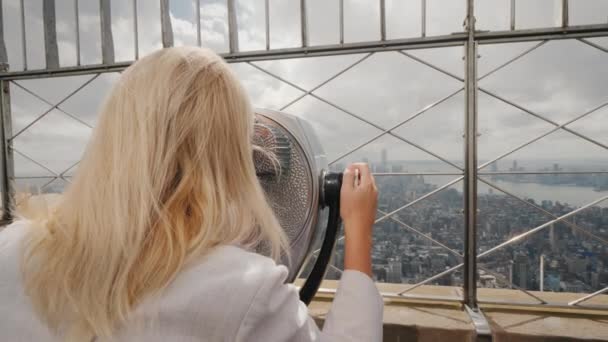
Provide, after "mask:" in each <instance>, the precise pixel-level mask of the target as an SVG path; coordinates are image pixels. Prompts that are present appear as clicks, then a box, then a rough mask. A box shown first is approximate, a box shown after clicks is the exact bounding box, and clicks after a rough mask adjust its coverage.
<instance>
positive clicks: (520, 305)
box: [477, 299, 608, 315]
mask: <svg viewBox="0 0 608 342" xmlns="http://www.w3.org/2000/svg"><path fill="white" fill-rule="evenodd" d="M477 303H479V304H480V305H482V306H486V307H488V306H501V307H517V308H524V309H531V310H535V311H536V310H538V311H555V310H556V309H563V310H565V311H576V313H577V315H580V314H581V313H580V311H581V310H585V311H587V310H588V311H600V312H604V313H605V312H606V310H608V305H585V306H572V305H566V304H552V303H548V304H538V303H526V302H514V301H508V300H481V299H480V300H478V301H477Z"/></svg>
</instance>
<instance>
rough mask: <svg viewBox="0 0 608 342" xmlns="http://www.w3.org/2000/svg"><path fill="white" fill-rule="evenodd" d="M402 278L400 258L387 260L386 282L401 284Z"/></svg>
mask: <svg viewBox="0 0 608 342" xmlns="http://www.w3.org/2000/svg"><path fill="white" fill-rule="evenodd" d="M402 276H403V272H402V263H401V258H400V257H395V258H390V259H388V270H387V277H386V278H387V279H386V280H387V281H388V282H389V283H401V282H402V280H401V278H402Z"/></svg>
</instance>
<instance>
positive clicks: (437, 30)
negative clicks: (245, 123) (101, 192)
mask: <svg viewBox="0 0 608 342" xmlns="http://www.w3.org/2000/svg"><path fill="white" fill-rule="evenodd" d="M477 2H478V3H479V5H478V8H477V10H478V11H477V18H478V29H480V30H504V29H508V27H509V3H510V1H509V0H495V1H489V0H483V1H477ZM138 3H139V17H138V24H139V45H140V55H145V54H146V53H149V52H151V51H154V50H155V49H158V48H160V47H161V42H160V39H161V38H160V20H159V16H160V10H159V1H151V0H150V1H148V0H146V1H142V0H140V1H139V2H138ZM171 3H172V4H171V18H172V25H173V31H174V33H175V43H176V45H192V44H195V43H196V24H195V13H196V8H195V6H194V3H195V2H194V1H190V0H174V1H172V2H171ZM344 3H345V40H346V41H347V42H355V41H369V40H378V39H379V37H380V31H379V25H380V24H379V22H380V21H379V7H378V1H376V0H345V1H344ZM464 3H465V1H455V0H452V1H439V0H428V6H427V35H429V36H432V35H440V34H441V35H442V34H450V33H452V32H456V31H461V30H462V22H463V19H464V15H465V6H464ZM560 3H561V2H560V1H558V0H535V1H518V3H517V11H516V14H517V27H518V28H533V27H546V26H555V25H558V24H559V22H560V19H559V18H560V5H559V4H560ZM56 4H57V33H58V40H59V54H60V63H61V65H62V66H71V65H75V63H76V48H75V34H74V28H75V20H74V9H73V7H72V5H73V1H72V0H56ZM270 4H271V7H270V12H271V18H270V26H271V42H270V43H271V48H283V47H296V46H298V45H299V44H300V33H299V25H300V24H299V20H300V19H299V2H298V1H295V0H270ZM308 4H309V5H308V6H309V28H310V43H311V44H313V45H320V44H334V43H337V42H338V40H339V27H338V25H339V23H338V0H309V1H308ZM25 7H26V33H27V42H28V46H27V59H28V67H29V69H39V68H43V67H44V53H43V46H44V45H43V30H42V19H41V18H42V0H34V1H29V0H28V1H26V6H25ZM237 7H238V11H237V12H238V13H237V20H238V24H239V41H240V47H241V49H242V50H259V49H263V48H264V47H265V40H264V39H265V33H264V1H263V0H239V1H237ZM3 10H4V29H5V40H6V45H7V49H8V54H9V62H10V67H11V69H12V70H20V69H22V68H23V56H22V53H21V50H22V47H21V40H20V37H21V29H20V27H21V24H20V21H19V17H20V12H19V1H18V0H4V1H3ZM570 10H571V12H570V20H571V23H572V24H573V25H579V24H597V23H606V22H608V1H605V0H595V1H592V0H585V1H582V0H578V1H571V2H570ZM200 11H201V27H202V37H203V44H204V46H207V47H210V48H212V49H214V50H215V51H218V52H226V50H227V47H228V43H227V18H226V16H227V12H226V4H225V0H224V1H220V0H201V8H200ZM98 16H99V8H98V1H97V0H81V1H80V38H81V49H82V51H81V54H82V56H81V60H82V63H83V64H95V63H100V62H101V49H100V43H99V41H100V38H99V36H100V30H99V17H98ZM420 26H421V19H420V1H414V0H407V1H406V0H392V1H391V0H387V34H388V38H389V39H393V38H404V37H416V36H419V35H420ZM132 27H133V19H132V8H131V1H125V0H120V1H118V0H113V1H112V29H113V37H114V46H115V51H116V59H117V61H130V60H133V58H134V49H133V45H134V39H133V31H132ZM589 40H590V41H593V42H594V43H596V44H598V45H601V46H604V47H605V48H608V38H593V39H589ZM536 44H537V42H525V43H517V44H509V45H483V46H481V47H480V51H479V55H480V59H479V74H480V76H482V75H484V74H485V73H487V72H488V71H490V70H492V69H493V68H495V67H496V66H498V65H500V64H502V63H504V62H506V61H507V60H508V59H510V58H511V57H513V56H515V55H517V54H518V53H521V52H523V51H525V50H526V49H528V48H530V47H532V46H534V45H536ZM407 53H408V54H411V55H413V56H415V57H418V58H420V59H423V60H425V61H427V62H429V63H432V64H434V65H437V66H438V67H441V68H443V69H445V70H446V71H449V72H450V73H452V74H453V75H455V76H456V77H460V78H461V77H463V61H462V55H463V49H462V47H450V48H441V49H426V50H412V51H407ZM364 57H365V55H360V54H357V55H347V56H336V57H319V58H306V59H290V60H281V61H268V62H256V63H255V64H256V65H257V66H259V67H262V68H264V69H266V70H269V71H271V72H272V73H275V74H277V75H279V76H281V77H282V78H285V79H287V80H289V81H291V82H293V83H295V84H296V85H298V86H299V87H301V88H303V89H305V90H308V89H311V88H313V87H315V86H317V85H318V84H320V83H322V82H323V81H325V80H326V79H328V78H329V77H331V76H333V75H334V74H335V73H337V72H339V71H341V70H342V69H343V68H346V67H347V66H349V65H350V64H351V63H354V62H355V61H358V60H360V59H362V58H364ZM232 66H233V67H234V70H235V71H236V73H237V74H238V75H239V77H240V78H241V80H242V81H243V83H244V85H245V87H246V88H247V90H248V91H249V94H250V96H251V98H252V101H253V103H254V105H256V106H258V107H266V108H272V109H279V108H281V107H283V106H284V105H285V104H287V103H289V102H291V101H292V100H293V99H295V98H297V97H299V96H300V95H301V94H302V92H301V91H300V90H298V89H296V88H294V87H291V86H289V85H287V84H285V83H283V82H280V81H278V80H276V79H273V78H272V77H271V76H269V75H267V74H265V73H263V72H262V71H260V70H257V69H255V68H254V67H252V66H251V65H248V64H232ZM91 77H92V75H91V76H77V77H69V78H61V79H57V78H55V79H48V80H29V81H19V84H21V85H22V86H25V87H27V88H28V89H30V90H32V91H34V92H36V93H37V94H38V95H40V96H41V97H43V98H44V99H46V100H47V101H49V102H51V103H55V102H57V101H59V100H61V99H62V98H63V97H64V96H66V95H67V94H69V93H70V92H72V91H73V90H74V89H76V88H77V87H78V86H80V85H81V84H82V83H84V82H85V81H87V80H88V79H90V78H91ZM118 77H119V75H118V74H102V75H101V76H99V77H98V78H97V79H95V80H94V81H93V82H92V83H91V84H89V85H88V86H87V87H85V88H84V89H83V90H82V91H80V92H79V93H78V95H76V96H74V97H72V98H71V99H69V100H68V101H66V102H65V103H64V104H63V105H62V106H61V108H62V109H64V110H65V111H66V112H68V113H70V114H73V115H75V116H77V117H78V118H79V119H80V120H82V121H84V122H85V123H86V124H88V125H90V126H94V125H95V121H96V112H97V110H98V107H99V104H100V103H101V101H102V99H103V97H104V96H105V94H106V93H107V91H108V89H109V87H110V86H111V84H112V83H113V82H115V81H116V79H117V78H118ZM462 86H463V84H462V82H461V81H459V80H457V79H455V78H453V77H450V76H448V75H445V74H442V73H441V72H438V71H437V70H434V69H432V68H429V67H427V66H425V65H423V64H421V63H419V62H417V61H415V60H413V59H411V58H409V57H407V56H405V55H403V54H400V53H398V52H383V53H376V54H373V55H372V56H369V57H367V58H366V59H365V60H364V61H363V62H361V63H360V64H358V65H357V66H355V67H354V68H353V69H352V70H350V71H348V72H346V73H345V74H343V75H341V76H340V77H338V78H336V79H335V80H333V81H331V82H330V83H328V84H327V85H325V86H323V87H321V88H320V89H318V90H317V91H315V94H316V95H318V96H320V97H322V98H324V99H326V100H327V101H329V102H331V103H333V104H335V105H337V106H339V107H341V108H344V109H346V110H348V111H350V112H352V113H354V114H356V115H359V116H361V117H363V118H365V119H367V120H369V121H372V122H374V123H375V124H377V125H378V126H380V127H383V128H389V127H391V126H393V125H395V124H397V123H399V122H401V121H403V120H405V119H407V118H408V117H410V116H411V115H413V114H414V113H416V112H417V111H419V110H421V109H422V108H424V107H426V106H427V105H429V104H432V103H434V102H436V101H438V100H440V99H442V98H444V97H445V96H448V95H450V94H452V93H453V92H456V91H458V90H459V89H461V88H462ZM479 86H480V87H482V88H483V89H486V90H488V91H491V92H493V93H496V94H497V95H499V96H500V97H503V98H505V99H508V100H510V101H513V102H516V103H517V104H518V105H520V106H522V107H524V108H526V109H528V110H530V111H533V112H535V113H538V114H539V115H543V116H545V117H547V118H549V119H551V120H553V121H555V122H557V123H563V122H565V121H567V120H569V119H571V118H573V117H575V116H577V115H579V114H581V113H584V112H586V111H588V110H590V109H592V108H594V107H597V106H598V105H600V104H602V103H605V102H607V101H608V54H607V53H606V52H602V51H600V50H598V49H595V48H593V47H591V46H589V45H587V44H584V43H581V42H580V41H576V40H568V41H566V40H562V41H551V42H548V43H546V44H544V45H543V46H541V47H539V48H538V49H536V50H535V51H533V52H532V53H530V54H529V55H528V56H526V57H525V58H522V59H520V60H518V61H516V62H514V63H513V64H511V65H509V66H507V67H506V68H504V69H502V70H500V71H498V72H496V73H494V74H492V75H491V76H489V77H487V78H485V79H483V80H482V81H480V83H479ZM11 91H12V94H11V96H12V98H11V101H12V109H13V131H14V132H15V133H17V132H19V131H20V130H21V129H22V128H23V127H26V126H27V125H28V124H29V123H30V122H32V120H34V119H35V118H36V117H37V116H38V115H40V114H41V113H43V112H44V111H46V110H47V109H48V108H49V107H50V106H49V105H48V104H46V103H44V102H42V101H40V100H38V99H36V98H34V97H32V96H31V95H29V94H27V93H26V92H24V91H23V90H22V89H20V88H18V87H16V86H13V87H12V88H11ZM286 111H287V112H290V113H292V114H295V115H299V116H302V117H304V118H306V119H307V120H309V121H310V122H311V123H312V124H313V126H314V128H315V129H316V132H317V134H318V136H319V137H320V139H321V141H322V144H323V146H324V148H325V150H326V152H327V154H328V159H329V160H330V161H331V160H334V159H335V158H337V157H339V156H341V155H342V154H343V153H345V152H347V151H348V150H349V149H351V148H353V147H356V146H358V145H359V144H361V143H363V142H365V141H367V140H369V139H370V138H372V137H374V136H375V135H377V134H378V132H379V130H378V129H377V128H374V127H372V126H370V125H368V124H366V123H364V122H361V121H359V120H357V119H355V118H353V117H351V116H349V115H348V114H346V113H344V112H342V111H340V110H338V109H336V108H335V107H332V106H330V105H329V104H327V103H324V102H322V101H320V100H318V99H316V98H314V97H312V96H305V97H303V98H302V99H301V100H299V101H297V102H296V103H294V104H292V105H291V106H289V107H288V108H287V109H286ZM463 119H464V97H463V94H462V92H460V93H458V94H456V95H455V96H453V97H452V98H450V99H449V100H447V101H445V102H443V103H442V104H440V105H438V106H436V107H434V108H433V109H431V110H429V111H428V112H427V113H425V114H423V115H421V116H419V117H417V118H415V119H414V120H412V121H410V122H409V123H407V124H406V125H404V126H402V127H400V128H398V129H397V130H395V133H396V134H398V135H400V136H402V137H404V138H406V139H408V140H410V141H413V142H415V143H416V144H418V145H420V146H422V147H424V148H426V149H428V150H430V151H432V152H434V153H436V154H438V155H440V156H442V157H443V158H445V159H448V160H450V161H453V162H455V163H457V164H462V158H463V145H462V143H463V138H462V134H463ZM552 127H553V126H552V125H551V124H549V123H546V122H543V121H542V120H539V119H537V118H535V117H533V116H531V115H529V114H527V113H525V112H523V111H522V110H520V109H517V108H515V107H513V106H510V105H508V104H506V103H504V102H501V101H499V100H497V99H495V98H493V97H491V96H488V95H486V94H485V93H483V92H480V94H479V131H480V134H481V135H480V138H479V158H480V160H483V161H485V160H489V159H491V158H494V157H496V156H498V155H500V154H502V153H504V152H506V151H509V150H510V149H512V148H514V147H515V146H517V145H519V144H521V143H523V142H525V141H527V140H530V139H532V138H534V137H535V136H537V135H540V134H542V133H544V132H546V131H548V130H550V129H551V128H552ZM569 127H570V128H572V129H573V130H576V131H577V132H579V133H581V134H584V135H587V136H589V137H591V138H593V139H596V140H597V141H599V142H601V143H603V144H608V137H607V136H606V134H605V132H606V131H607V130H608V106H607V107H604V108H603V109H602V110H600V111H597V112H596V113H594V114H592V115H589V116H588V117H586V118H585V119H582V120H580V121H578V122H576V123H574V124H572V125H571V126H569ZM90 133H91V129H90V128H89V127H87V126H86V125H83V124H82V123H80V122H78V121H77V120H74V119H72V118H70V117H68V116H66V115H64V114H62V113H61V112H59V111H58V110H53V111H51V112H50V113H49V114H48V115H47V116H46V117H45V118H43V119H42V120H40V121H39V122H37V123H36V124H34V125H33V126H32V127H31V128H29V129H28V130H26V131H24V132H23V133H21V134H20V135H19V136H18V137H17V138H16V139H15V142H14V146H15V148H16V149H17V150H19V151H21V152H23V153H25V154H27V155H28V156H30V157H32V158H34V159H35V160H37V161H39V162H40V163H42V164H44V165H45V166H46V167H48V168H49V169H51V170H53V171H54V172H57V173H59V172H63V171H64V170H65V169H66V168H67V167H69V166H70V165H72V164H73V163H75V162H77V161H78V159H79V158H80V155H81V153H82V151H83V150H84V148H85V145H86V142H87V140H88V137H89V135H90ZM382 149H386V150H387V154H388V159H389V160H410V161H419V160H427V161H433V160H437V159H436V158H435V157H433V156H431V155H429V154H428V153H426V152H423V151H421V150H419V149H417V148H415V147H412V146H410V145H408V144H406V143H404V142H402V141H400V140H398V139H397V138H394V137H391V136H384V137H382V138H380V139H378V140H377V141H376V142H374V143H372V144H370V145H369V146H367V147H365V148H363V149H361V150H360V151H358V152H357V153H354V154H352V155H351V156H349V157H347V158H346V159H344V160H342V161H341V163H346V162H347V161H352V160H356V159H362V158H364V157H367V158H369V159H370V160H372V161H374V160H379V159H380V151H381V150H382ZM607 157H608V156H607V152H606V150H604V149H603V148H601V147H599V146H597V145H594V144H591V143H589V142H587V141H585V140H582V139H581V138H579V137H576V136H574V135H572V134H570V133H568V132H565V131H559V132H556V133H554V134H551V135H549V136H548V137H546V138H544V139H542V140H540V141H538V142H536V143H534V144H532V145H530V146H528V147H527V148H525V149H522V150H521V151H519V152H516V153H515V154H513V155H512V156H509V157H507V158H506V159H505V161H503V162H502V163H499V164H498V165H499V167H500V168H501V169H507V168H508V167H510V164H511V160H512V159H518V160H520V164H522V165H524V166H526V163H528V164H527V165H528V166H529V167H530V168H537V167H541V166H550V165H551V164H552V163H553V162H560V163H562V164H564V163H565V164H566V165H574V164H579V165H578V167H579V169H584V168H587V169H590V168H592V167H598V166H597V164H602V163H604V165H605V166H606V165H607V164H608V158H607ZM534 160H536V161H539V160H540V162H537V163H536V164H534V163H532V162H531V161H534ZM589 161H593V163H594V165H596V166H593V165H592V164H590V163H589ZM15 163H16V172H17V175H20V176H26V175H27V176H34V175H36V176H43V175H50V172H49V171H47V170H45V169H43V168H41V167H39V166H37V165H35V164H33V163H31V162H29V161H27V159H25V158H23V157H22V156H20V155H18V154H16V155H15ZM413 168H415V166H412V169H413ZM427 168H431V167H427ZM432 169H433V170H434V171H438V170H443V171H450V170H453V171H455V169H454V168H452V167H451V166H449V165H448V164H442V163H437V165H434V166H432ZM415 171H421V170H415Z"/></svg>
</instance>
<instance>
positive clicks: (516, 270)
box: [513, 254, 530, 289]
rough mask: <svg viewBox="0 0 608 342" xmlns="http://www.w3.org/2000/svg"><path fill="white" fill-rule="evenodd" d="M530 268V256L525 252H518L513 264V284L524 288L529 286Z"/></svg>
mask: <svg viewBox="0 0 608 342" xmlns="http://www.w3.org/2000/svg"><path fill="white" fill-rule="evenodd" d="M529 268H530V266H529V262H528V257H527V256H526V255H524V254H518V255H517V256H516V257H515V262H514V264H513V284H515V285H517V286H519V287H521V288H524V289H525V288H528V273H529Z"/></svg>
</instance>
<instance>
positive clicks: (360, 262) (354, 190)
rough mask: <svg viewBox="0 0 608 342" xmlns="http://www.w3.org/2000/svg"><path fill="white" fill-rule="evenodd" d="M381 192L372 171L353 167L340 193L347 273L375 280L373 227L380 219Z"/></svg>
mask: <svg viewBox="0 0 608 342" xmlns="http://www.w3.org/2000/svg"><path fill="white" fill-rule="evenodd" d="M377 204H378V189H377V188H376V183H375V181H374V177H373V176H372V175H371V173H370V171H369V167H368V166H367V164H364V163H355V164H351V165H349V166H348V167H347V168H346V170H345V171H344V177H343V179H342V189H341V192H340V216H342V221H343V222H344V235H345V244H344V247H345V248H344V250H345V251H344V269H346V270H348V269H352V270H357V271H361V272H363V273H366V274H367V275H369V276H371V274H372V265H371V255H370V254H371V247H372V227H373V225H374V220H375V218H376V207H377Z"/></svg>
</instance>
